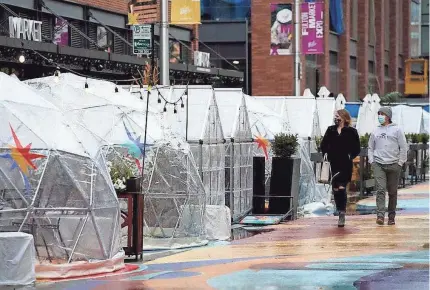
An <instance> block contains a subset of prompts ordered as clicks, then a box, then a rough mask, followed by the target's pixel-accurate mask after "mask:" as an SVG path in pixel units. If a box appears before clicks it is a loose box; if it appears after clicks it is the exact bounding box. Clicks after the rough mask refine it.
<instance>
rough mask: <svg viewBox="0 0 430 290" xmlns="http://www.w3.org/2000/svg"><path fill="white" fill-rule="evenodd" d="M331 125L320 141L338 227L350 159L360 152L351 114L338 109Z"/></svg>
mask: <svg viewBox="0 0 430 290" xmlns="http://www.w3.org/2000/svg"><path fill="white" fill-rule="evenodd" d="M334 124H335V125H333V126H330V127H328V129H327V131H326V133H325V135H324V138H323V140H322V142H321V151H322V152H323V154H324V155H325V154H327V159H328V161H329V162H330V167H331V185H332V189H333V195H334V201H335V203H336V209H337V211H338V212H339V222H338V227H344V226H345V212H346V202H347V196H346V186H347V185H348V183H349V182H351V177H352V160H353V159H354V158H355V157H357V156H358V154H359V153H360V138H359V137H358V133H357V130H355V129H354V128H353V127H351V116H350V115H349V113H348V111H346V110H339V111H337V112H336V115H335V117H334Z"/></svg>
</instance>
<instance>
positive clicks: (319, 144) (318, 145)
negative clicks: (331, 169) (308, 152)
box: [315, 136, 322, 153]
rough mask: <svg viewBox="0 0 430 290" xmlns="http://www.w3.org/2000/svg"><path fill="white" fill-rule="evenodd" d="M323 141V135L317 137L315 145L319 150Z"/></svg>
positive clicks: (319, 150) (318, 150)
mask: <svg viewBox="0 0 430 290" xmlns="http://www.w3.org/2000/svg"><path fill="white" fill-rule="evenodd" d="M321 142H322V137H318V136H317V137H315V145H316V146H317V152H318V153H319V152H321Z"/></svg>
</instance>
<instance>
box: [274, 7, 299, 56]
mask: <svg viewBox="0 0 430 290" xmlns="http://www.w3.org/2000/svg"><path fill="white" fill-rule="evenodd" d="M270 17H271V21H270V25H271V26H270V55H291V54H293V43H292V39H293V30H294V26H293V5H292V4H270Z"/></svg>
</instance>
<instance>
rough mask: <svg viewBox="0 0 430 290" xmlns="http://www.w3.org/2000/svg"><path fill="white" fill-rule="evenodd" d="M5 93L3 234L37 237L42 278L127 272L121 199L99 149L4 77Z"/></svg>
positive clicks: (0, 184) (0, 155)
mask: <svg viewBox="0 0 430 290" xmlns="http://www.w3.org/2000/svg"><path fill="white" fill-rule="evenodd" d="M0 90H1V91H2V92H4V93H2V94H1V95H0V193H1V194H0V231H18V232H27V233H30V234H32V235H33V236H34V242H35V248H36V254H37V260H38V265H37V266H36V277H38V278H64V277H71V276H81V275H88V274H95V273H102V272H107V271H113V270H115V269H119V268H121V267H123V266H124V264H123V257H124V253H123V252H122V250H121V248H120V244H119V238H120V224H119V218H120V210H119V204H118V199H117V197H116V194H115V190H114V188H113V186H112V183H111V181H110V178H109V173H108V171H107V168H106V166H105V162H104V160H103V157H102V156H100V158H92V157H91V156H96V152H97V150H98V148H96V147H95V145H96V144H97V142H96V141H95V140H93V139H92V138H91V136H90V135H88V134H87V133H86V132H84V131H82V130H79V128H78V127H74V126H72V125H70V124H68V123H67V122H66V120H65V119H64V116H63V114H62V113H61V112H60V111H59V110H58V108H57V107H55V106H54V105H52V104H51V103H50V102H48V101H46V100H45V99H43V98H42V97H40V96H39V95H38V94H36V93H35V92H34V91H33V90H31V89H30V88H29V87H28V86H26V85H25V84H23V83H21V82H19V81H18V80H16V79H14V78H11V77H9V76H7V75H5V74H2V73H0ZM93 141H94V142H93ZM88 261H91V263H87V265H86V266H85V267H83V266H82V263H86V262H88ZM82 269H85V270H82Z"/></svg>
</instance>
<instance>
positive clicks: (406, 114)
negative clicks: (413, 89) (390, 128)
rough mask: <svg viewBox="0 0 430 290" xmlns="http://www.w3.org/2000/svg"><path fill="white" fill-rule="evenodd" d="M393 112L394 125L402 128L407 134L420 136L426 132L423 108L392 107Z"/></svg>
mask: <svg viewBox="0 0 430 290" xmlns="http://www.w3.org/2000/svg"><path fill="white" fill-rule="evenodd" d="M392 112H393V118H392V121H393V123H396V124H397V125H398V126H399V127H400V128H402V129H403V132H404V133H405V134H409V133H414V134H419V133H423V132H424V131H425V129H424V121H423V120H424V118H423V109H422V108H421V107H412V106H405V105H399V106H394V107H392Z"/></svg>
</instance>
